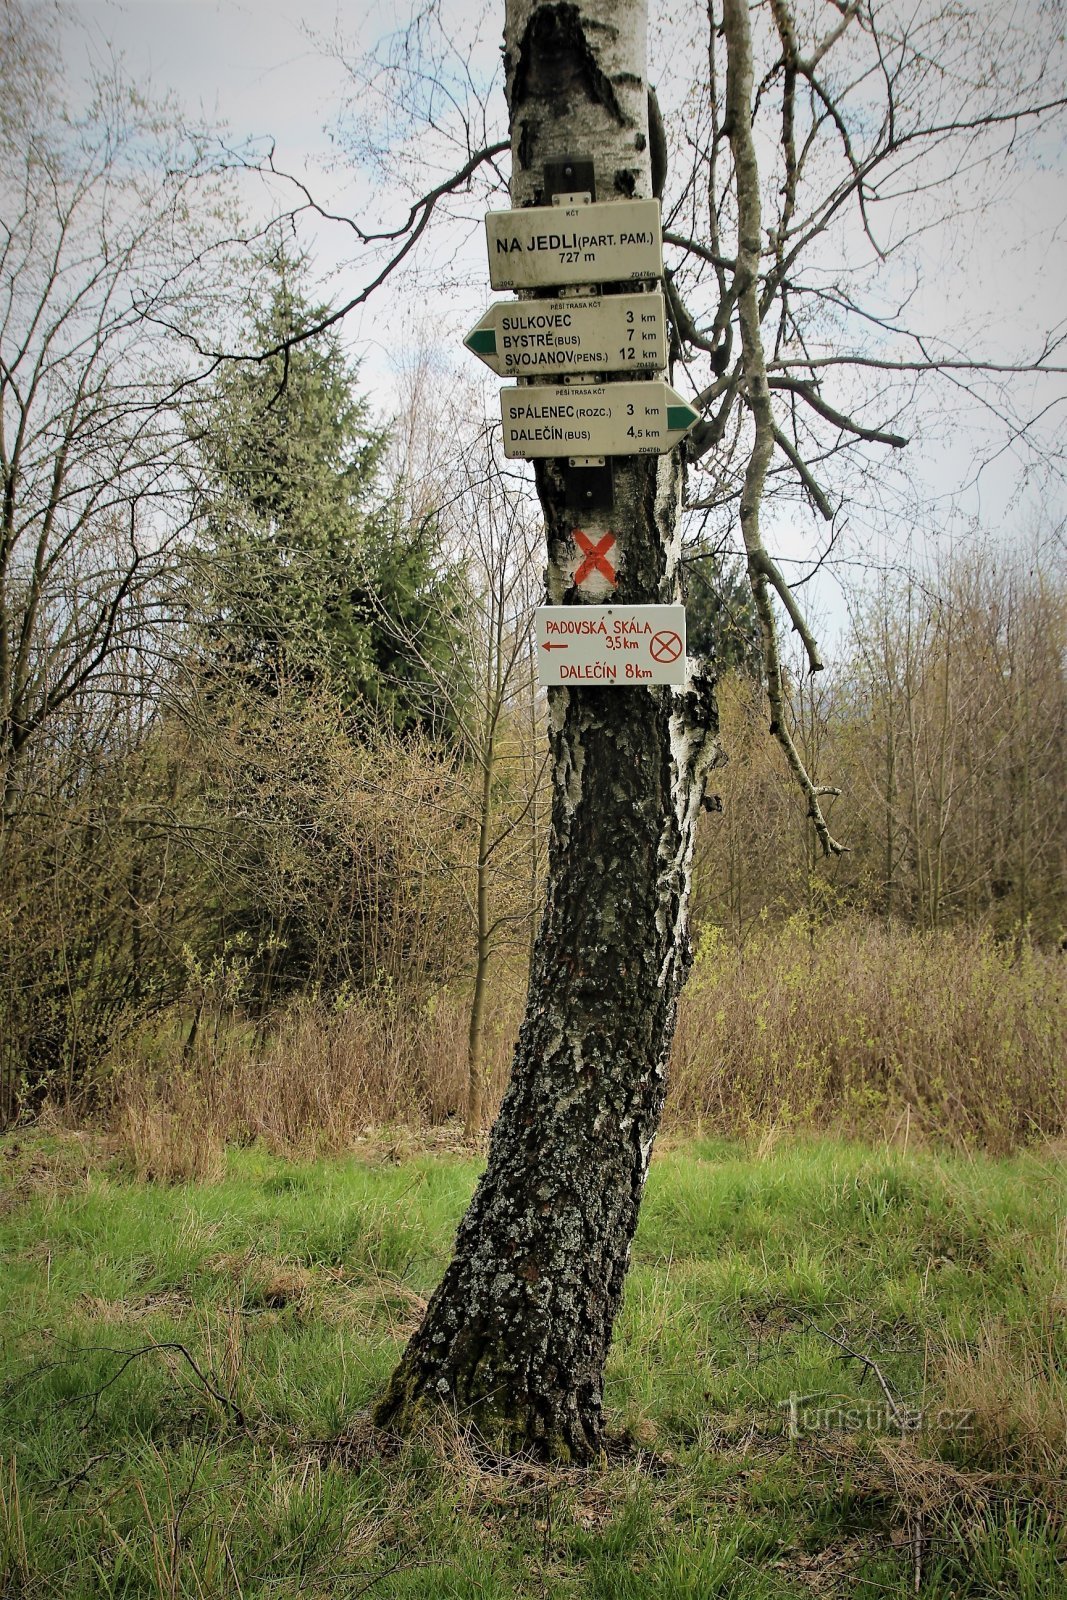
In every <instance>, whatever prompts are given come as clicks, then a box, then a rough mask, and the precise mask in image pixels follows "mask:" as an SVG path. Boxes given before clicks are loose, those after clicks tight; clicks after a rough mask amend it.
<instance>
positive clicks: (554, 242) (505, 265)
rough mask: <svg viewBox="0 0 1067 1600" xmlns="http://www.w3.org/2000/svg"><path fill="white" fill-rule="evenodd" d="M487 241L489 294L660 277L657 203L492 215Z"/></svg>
mask: <svg viewBox="0 0 1067 1600" xmlns="http://www.w3.org/2000/svg"><path fill="white" fill-rule="evenodd" d="M485 237H486V241H487V243H488V246H489V281H490V283H491V284H492V285H493V288H494V289H541V288H547V287H549V286H550V285H555V284H561V283H631V282H633V280H634V279H635V278H661V277H662V276H663V237H662V233H661V230H660V215H659V201H658V200H611V201H607V202H605V203H603V204H598V205H591V206H585V205H582V206H530V207H528V208H526V209H524V210H518V211H490V212H489V213H488V215H487V216H486V219H485Z"/></svg>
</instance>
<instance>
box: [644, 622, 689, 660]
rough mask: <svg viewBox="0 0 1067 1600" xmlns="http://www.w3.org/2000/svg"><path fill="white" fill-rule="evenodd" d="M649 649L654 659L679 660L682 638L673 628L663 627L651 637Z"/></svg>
mask: <svg viewBox="0 0 1067 1600" xmlns="http://www.w3.org/2000/svg"><path fill="white" fill-rule="evenodd" d="M648 651H649V654H650V655H651V657H652V659H653V661H677V659H678V657H679V656H680V655H681V653H682V641H681V638H680V636H679V635H678V634H677V633H675V632H674V631H673V630H672V629H670V628H663V629H661V630H660V632H659V633H657V634H655V635H654V636H653V638H652V639H651V641H650V643H649V646H648Z"/></svg>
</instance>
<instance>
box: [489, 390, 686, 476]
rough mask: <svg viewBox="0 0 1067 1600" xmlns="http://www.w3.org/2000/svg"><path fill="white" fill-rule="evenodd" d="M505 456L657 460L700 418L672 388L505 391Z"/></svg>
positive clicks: (502, 410) (502, 395)
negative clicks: (653, 457)
mask: <svg viewBox="0 0 1067 1600" xmlns="http://www.w3.org/2000/svg"><path fill="white" fill-rule="evenodd" d="M500 414H501V419H502V421H503V425H504V454H505V455H506V456H518V457H521V458H522V459H524V460H532V459H533V458H534V457H535V456H656V455H662V454H663V453H664V452H665V451H667V450H670V449H672V448H673V447H674V445H676V444H677V443H678V441H679V439H681V438H682V437H683V435H684V434H686V433H688V432H689V429H690V428H691V427H692V426H693V425H694V423H696V422H698V421H699V419H700V413H699V412H698V411H694V410H693V407H692V406H690V405H687V404H686V402H685V401H684V400H683V398H682V396H681V395H680V394H676V393H675V391H674V390H673V389H672V388H671V387H670V385H669V384H667V383H663V382H661V381H660V380H659V379H653V380H651V381H649V382H647V383H604V384H596V385H591V384H590V385H587V384H577V383H573V384H565V385H558V386H556V385H548V384H528V385H526V386H525V387H523V388H521V389H501V391H500Z"/></svg>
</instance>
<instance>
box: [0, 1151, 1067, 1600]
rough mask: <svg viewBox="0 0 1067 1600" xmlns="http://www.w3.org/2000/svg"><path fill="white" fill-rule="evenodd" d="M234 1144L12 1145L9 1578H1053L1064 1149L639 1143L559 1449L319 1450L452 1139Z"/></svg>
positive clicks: (776, 1599) (383, 1581) (4, 1431)
mask: <svg viewBox="0 0 1067 1600" xmlns="http://www.w3.org/2000/svg"><path fill="white" fill-rule="evenodd" d="M227 1160H228V1166H227V1173H226V1176H225V1178H224V1180H223V1181H221V1182H219V1183H217V1184H214V1185H204V1186H192V1185H190V1186H187V1187H174V1188H165V1187H156V1186H146V1185H143V1184H139V1183H136V1182H134V1181H133V1180H132V1179H131V1178H130V1177H129V1176H128V1175H126V1174H125V1173H124V1172H123V1170H122V1168H121V1167H120V1165H119V1164H118V1163H117V1161H115V1160H114V1159H109V1158H107V1157H106V1156H105V1155H102V1154H94V1152H93V1149H92V1147H91V1146H90V1145H89V1144H88V1142H87V1141H78V1140H74V1139H71V1138H67V1139H62V1138H58V1137H57V1138H53V1139H51V1140H49V1139H46V1138H43V1137H39V1136H34V1137H31V1138H26V1137H25V1136H19V1137H18V1138H13V1137H8V1138H7V1139H5V1140H0V1177H2V1181H3V1183H4V1193H3V1195H2V1196H0V1248H2V1250H3V1253H4V1254H3V1260H4V1265H3V1273H2V1277H0V1330H2V1331H0V1356H2V1363H3V1373H2V1377H0V1382H2V1385H3V1387H2V1390H0V1455H2V1457H3V1462H2V1470H0V1595H4V1596H7V1595H12V1596H15V1595H18V1596H41V1597H45V1596H57V1597H58V1596H63V1597H71V1600H78V1597H85V1600H89V1597H93V1600H96V1597H112V1596H115V1597H117V1596H130V1597H133V1596H154V1597H164V1596H166V1597H168V1600H176V1597H179V1596H181V1597H186V1596H189V1597H201V1596H203V1597H214V1596H227V1597H229V1596H233V1597H235V1600H236V1597H241V1600H251V1597H252V1596H259V1597H263V1600H266V1597H278V1596H284V1597H289V1596H292V1597H296V1596H311V1597H318V1596H352V1597H355V1596H356V1595H359V1594H363V1593H367V1594H371V1595H374V1596H378V1595H386V1596H397V1597H409V1596H410V1597H414V1596H420V1597H427V1600H430V1597H433V1600H437V1597H461V1596H462V1597H467V1596H470V1597H472V1600H473V1597H475V1596H478V1597H483V1600H484V1597H501V1600H504V1597H507V1600H514V1597H518V1596H530V1597H534V1596H544V1595H551V1596H557V1595H558V1596H574V1597H582V1600H586V1597H589V1600H608V1597H612V1600H615V1597H618V1600H627V1597H633V1600H644V1597H646V1596H654V1597H658V1596H662V1597H675V1600H681V1597H692V1600H707V1597H711V1596H723V1597H734V1600H789V1597H800V1596H807V1595H813V1594H814V1595H840V1596H842V1597H843V1596H859V1597H861V1600H876V1597H879V1600H880V1597H884V1596H899V1597H901V1600H903V1597H904V1596H906V1595H911V1594H913V1593H914V1592H915V1591H914V1583H915V1575H916V1550H918V1552H919V1564H918V1572H919V1577H920V1582H921V1593H922V1594H924V1595H927V1596H936V1597H938V1600H948V1597H949V1596H964V1595H967V1596H980V1597H985V1596H988V1597H994V1596H996V1597H1001V1596H1018V1597H1020V1600H1049V1597H1054V1596H1057V1595H1067V1544H1065V1536H1064V1517H1063V1513H1064V1510H1065V1489H1064V1481H1063V1480H1064V1476H1065V1454H1067V1452H1065V1448H1064V1426H1065V1419H1067V1398H1065V1393H1067V1286H1065V1283H1064V1232H1063V1230H1064V1217H1065V1215H1067V1185H1065V1175H1064V1172H1065V1169H1064V1165H1063V1163H1062V1162H1061V1161H1060V1160H1059V1159H1057V1157H1056V1156H1055V1155H1054V1154H1053V1153H1051V1152H1048V1151H1044V1152H1038V1153H1033V1154H1029V1155H1020V1156H1016V1157H1013V1158H1012V1159H1010V1160H1002V1161H993V1160H990V1159H978V1158H974V1159H970V1158H962V1157H961V1158H954V1159H953V1158H942V1157H938V1158H935V1157H933V1156H930V1155H924V1154H921V1153H920V1154H907V1155H905V1154H901V1153H896V1152H892V1151H889V1150H884V1149H882V1150H877V1151H875V1150H870V1149H866V1148H864V1147H861V1146H859V1145H846V1144H841V1143H833V1142H830V1141H820V1142H812V1143H805V1144H799V1145H797V1144H794V1145H789V1146H786V1145H785V1144H780V1145H779V1146H778V1147H777V1148H773V1149H770V1150H767V1151H765V1152H763V1153H759V1152H753V1151H747V1150H744V1149H742V1148H740V1147H738V1146H733V1145H726V1144H718V1143H714V1144H713V1143H709V1142H691V1143H689V1144H686V1145H684V1146H679V1147H677V1148H675V1149H673V1150H671V1151H669V1152H667V1153H665V1154H663V1155H661V1156H660V1157H659V1158H658V1159H657V1161H656V1162H655V1163H654V1165H653V1169H652V1173H651V1175H650V1178H649V1184H648V1191H647V1196H646V1201H645V1206H644V1211H643V1214H642V1219H641V1227H640V1230H639V1234H638V1239H637V1242H636V1246H635V1251H634V1262H633V1267H632V1270H631V1273H630V1277H629V1280H628V1284H627V1292H626V1298H625V1303H624V1306H623V1309H622V1313H621V1315H620V1319H619V1324H618V1327H617V1336H616V1341H615V1345H614V1348H613V1352H612V1356H611V1359H610V1363H609V1370H608V1385H607V1397H608V1404H609V1408H610V1411H611V1418H612V1425H613V1429H614V1431H615V1434H616V1435H617V1436H618V1437H619V1438H620V1441H624V1440H625V1441H627V1442H628V1448H627V1447H626V1445H625V1444H624V1443H623V1442H620V1444H619V1447H618V1448H617V1449H613V1450H612V1452H611V1453H610V1454H609V1459H608V1461H607V1462H606V1463H605V1465H604V1466H603V1467H602V1468H601V1469H599V1470H596V1471H583V1472H577V1471H571V1472H564V1471H549V1470H547V1469H544V1468H540V1467H535V1466H529V1465H526V1466H518V1467H512V1468H511V1469H510V1470H506V1471H499V1470H490V1468H489V1467H488V1466H487V1465H486V1463H485V1462H484V1460H479V1459H478V1458H477V1457H476V1455H475V1454H474V1453H473V1452H472V1450H471V1448H470V1445H469V1441H467V1440H465V1439H464V1438H463V1437H462V1436H461V1435H460V1434H458V1433H455V1432H452V1433H449V1431H448V1430H446V1429H445V1428H442V1429H441V1430H440V1432H439V1433H437V1434H435V1435H433V1436H430V1437H424V1438H422V1439H419V1440H417V1441H415V1442H414V1443H412V1444H411V1445H409V1446H408V1447H406V1448H405V1449H403V1450H402V1451H401V1452H400V1453H398V1454H394V1455H385V1456H383V1455H381V1454H380V1453H378V1452H377V1451H376V1450H374V1449H373V1448H371V1447H370V1445H369V1443H368V1441H367V1439H366V1437H365V1436H364V1435H361V1434H360V1433H359V1432H358V1430H357V1431H355V1432H354V1433H351V1435H350V1437H348V1439H347V1442H346V1443H345V1444H344V1445H343V1446H341V1447H339V1446H338V1443H337V1441H338V1439H339V1437H340V1436H342V1435H343V1434H344V1432H345V1429H346V1426H348V1425H350V1424H351V1423H352V1420H353V1418H354V1417H356V1415H357V1414H358V1413H359V1411H360V1409H361V1408H362V1407H363V1406H364V1405H365V1404H366V1402H367V1401H368V1400H369V1399H370V1398H371V1397H372V1396H373V1394H374V1393H375V1391H376V1390H377V1389H378V1388H379V1387H380V1386H381V1385H382V1384H383V1382H384V1381H385V1379H386V1377H387V1375H388V1373H389V1371H390V1369H391V1365H392V1363H393V1361H394V1360H395V1357H396V1354H397V1351H398V1349H399V1347H400V1345H401V1343H402V1341H403V1339H404V1337H405V1336H406V1333H407V1331H408V1330H410V1328H411V1327H412V1326H413V1325H414V1322H415V1321H416V1320H417V1318H418V1314H419V1308H420V1305H421V1303H422V1300H423V1298H424V1297H425V1296H426V1295H427V1294H428V1293H429V1291H430V1290H431V1289H432V1287H433V1285H434V1284H435V1282H436V1280H437V1278H438V1276H439V1274H440V1272H441V1270H442V1267H443V1265H444V1263H445V1261H446V1260H447V1256H448V1252H449V1247H450V1244H451V1238H452V1234H453V1230H454V1228H455V1224H456V1222H457V1221H458V1219H459V1216H460V1214H461V1212H462V1210H463V1207H464V1205H465V1203H466V1200H467V1197H468V1195H469V1193H470V1190H471V1187H472V1185H473V1182H474V1179H475V1176H476V1171H477V1167H476V1164H475V1163H474V1162H473V1161H471V1160H469V1159H463V1158H461V1157H460V1156H457V1155H455V1154H432V1153H424V1154H421V1155H415V1156H413V1157H411V1158H408V1159H404V1160H403V1161H401V1162H400V1163H399V1164H395V1163H393V1162H390V1161H388V1160H387V1159H383V1157H382V1156H381V1154H378V1155H377V1156H376V1157H364V1158H362V1159H354V1158H349V1159H335V1160H330V1161H319V1162H313V1163H304V1164H293V1163H286V1162H283V1161H282V1160H280V1159H275V1158H273V1157H271V1156H269V1155H267V1154H265V1153H263V1152H262V1151H260V1150H258V1149H251V1150H239V1151H231V1152H230V1153H229V1155H228V1158H227ZM831 1336H832V1337H831ZM835 1340H836V1341H839V1342H837V1343H835V1342H834V1341H835ZM842 1345H843V1346H846V1347H847V1350H848V1351H851V1352H853V1354H851V1355H849V1354H848V1353H846V1350H844V1349H842ZM179 1346H180V1347H181V1348H178V1347H179ZM135 1350H136V1351H141V1352H143V1353H141V1354H138V1355H136V1356H134V1357H133V1358H132V1359H129V1357H128V1352H131V1351H135ZM860 1356H863V1357H866V1358H867V1361H868V1362H873V1363H875V1364H876V1366H877V1369H878V1370H877V1372H875V1371H874V1370H873V1369H872V1367H871V1366H869V1365H864V1363H863V1362H862V1361H861V1360H860V1359H859V1357H860ZM189 1358H191V1360H190V1359H189ZM191 1362H195V1363H196V1366H197V1368H198V1369H199V1372H200V1373H201V1374H202V1375H203V1378H205V1379H207V1381H208V1383H209V1384H210V1386H211V1389H212V1390H213V1391H215V1392H214V1394H213V1393H211V1392H209V1390H208V1389H207V1388H206V1387H205V1384H204V1382H203V1381H202V1380H201V1378H200V1377H198V1376H197V1372H196V1371H194V1368H193V1366H192V1364H191ZM883 1384H884V1387H883ZM886 1389H888V1391H889V1398H888V1399H887V1396H886V1393H885V1390H886ZM791 1395H792V1396H794V1397H798V1396H799V1397H802V1398H799V1399H798V1398H794V1400H793V1402H792V1404H791V1403H790V1396H791ZM920 1417H921V1421H920ZM902 1419H903V1420H904V1421H905V1422H906V1423H909V1424H912V1423H918V1425H917V1426H914V1427H911V1426H909V1427H907V1428H906V1429H905V1430H904V1431H903V1432H902V1430H901V1427H900V1425H899V1424H900V1422H901V1420H902ZM917 1535H918V1537H916V1536H917Z"/></svg>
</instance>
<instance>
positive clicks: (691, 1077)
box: [668, 917, 1067, 1150]
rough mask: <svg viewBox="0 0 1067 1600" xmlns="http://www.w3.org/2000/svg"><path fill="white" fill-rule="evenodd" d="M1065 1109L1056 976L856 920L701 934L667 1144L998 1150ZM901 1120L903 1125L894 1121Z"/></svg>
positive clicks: (968, 944)
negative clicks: (906, 1124)
mask: <svg viewBox="0 0 1067 1600" xmlns="http://www.w3.org/2000/svg"><path fill="white" fill-rule="evenodd" d="M1065 1107H1067V963H1064V961H1063V958H1062V956H1061V955H1060V954H1059V953H1057V952H1055V951H1049V952H1043V951H1038V950H1035V949H1031V948H1030V947H1028V946H1024V947H1023V948H1022V949H1021V950H1016V949H1015V948H1014V947H1006V946H1001V945H997V944H996V943H994V942H993V941H992V940H991V939H990V938H989V937H987V936H985V935H983V934H981V933H978V932H974V931H969V930H965V929H953V930H943V931H939V932H936V933H928V934H917V933H911V932H906V931H900V930H897V929H886V928H885V927H884V926H883V925H881V924H878V923H874V922H871V921H867V920H864V919H862V918H859V917H853V918H845V919H842V920H841V921H839V922H836V923H833V924H830V925H827V926H823V927H817V928H814V929H809V928H808V927H807V925H806V924H805V925H801V924H800V922H799V920H794V921H791V922H789V923H787V924H786V925H785V926H784V927H782V928H779V929H775V930H773V931H766V932H762V931H761V932H760V934H759V935H758V936H757V937H755V938H753V939H750V940H749V941H748V943H747V944H746V945H745V947H744V948H743V950H738V949H736V948H735V947H733V946H732V945H730V944H728V943H727V941H726V940H725V938H723V937H722V935H721V934H720V933H719V931H718V930H717V929H715V928H709V929H706V930H705V932H704V934H703V936H702V938H701V941H700V948H699V952H698V957H697V962H696V967H695V970H694V973H693V976H692V978H691V980H690V983H689V986H688V988H687V990H686V992H685V994H684V996H683V999H682V1005H681V1010H680V1015H679V1025H678V1032H677V1036H676V1039H675V1047H674V1056H673V1068H672V1083H671V1090H670V1094H669V1096H668V1115H669V1117H670V1120H671V1125H672V1127H674V1128H676V1129H677V1128H691V1127H694V1126H695V1127H701V1126H705V1125H710V1126H712V1127H714V1128H715V1129H717V1130H721V1131H723V1132H726V1133H743V1134H751V1133H752V1132H754V1131H756V1130H759V1129H763V1128H766V1127H767V1126H769V1125H772V1124H775V1123H786V1124H790V1125H794V1126H796V1125H800V1126H810V1127H831V1126H833V1127H842V1126H843V1127H847V1128H849V1129H857V1130H865V1131H871V1130H872V1129H875V1128H877V1130H878V1131H882V1130H884V1128H885V1126H886V1125H887V1122H889V1121H892V1120H894V1119H896V1118H898V1117H900V1116H901V1114H902V1113H905V1112H907V1113H908V1115H909V1117H910V1119H911V1121H912V1124H913V1125H914V1126H915V1127H916V1128H917V1129H918V1130H919V1131H920V1132H922V1133H925V1134H926V1135H927V1136H929V1137H931V1138H936V1139H948V1140H952V1141H962V1142H972V1143H975V1144H981V1145H984V1146H985V1147H986V1148H989V1149H993V1150H1003V1149H1009V1148H1011V1147H1012V1146H1014V1145H1016V1144H1018V1143H1020V1142H1021V1141H1023V1140H1025V1139H1026V1138H1028V1137H1031V1136H1034V1135H1038V1134H1043V1135H1053V1136H1054V1135H1056V1134H1058V1133H1060V1132H1062V1131H1063V1128H1064V1125H1065V1115H1064V1113H1065ZM909 1108H910V1109H909Z"/></svg>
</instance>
